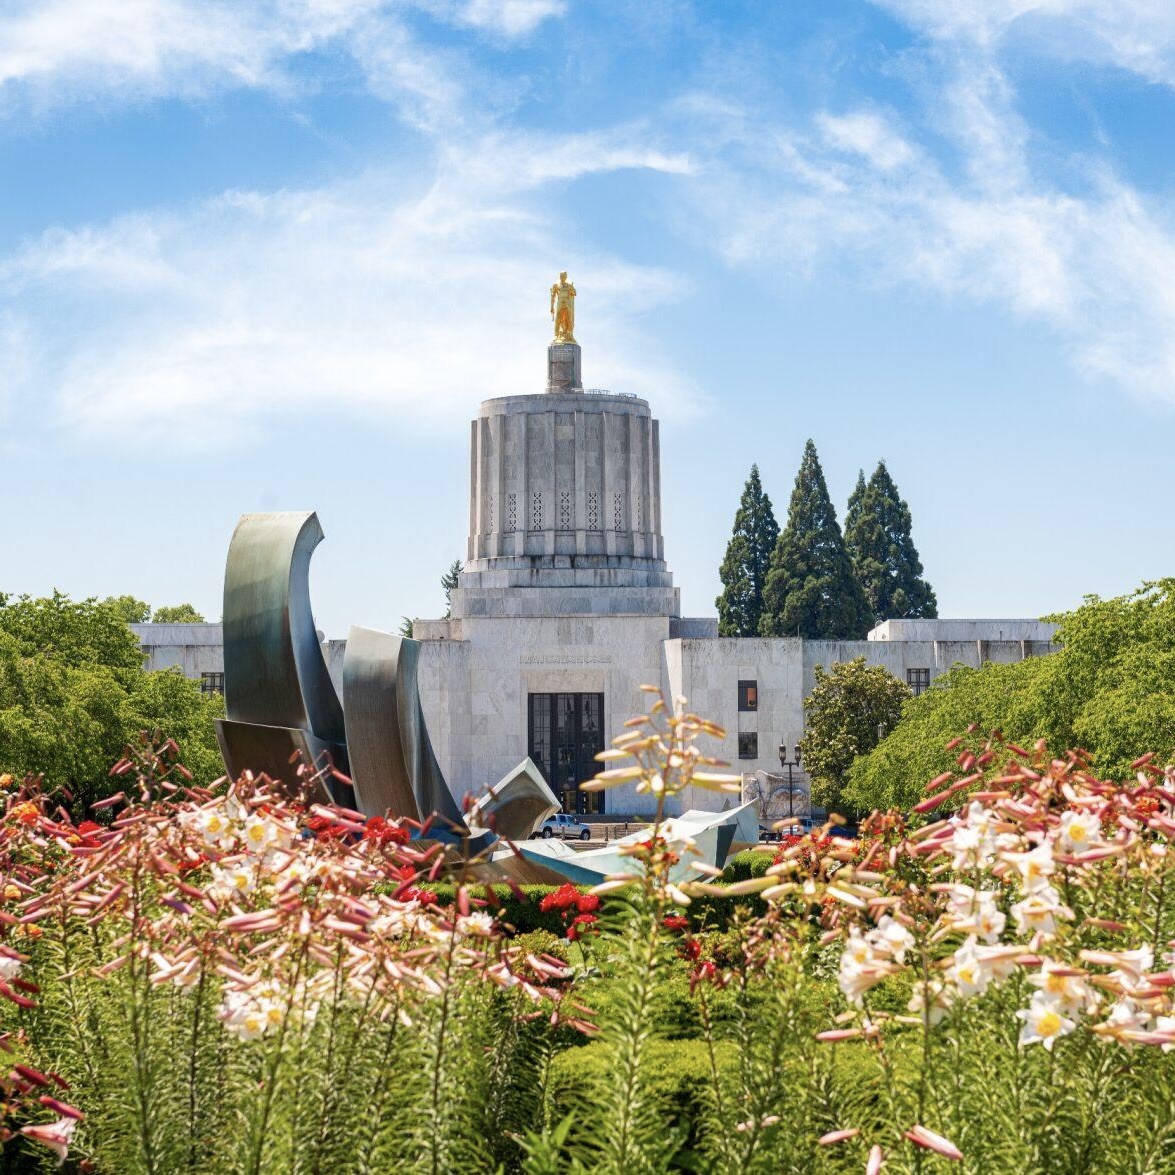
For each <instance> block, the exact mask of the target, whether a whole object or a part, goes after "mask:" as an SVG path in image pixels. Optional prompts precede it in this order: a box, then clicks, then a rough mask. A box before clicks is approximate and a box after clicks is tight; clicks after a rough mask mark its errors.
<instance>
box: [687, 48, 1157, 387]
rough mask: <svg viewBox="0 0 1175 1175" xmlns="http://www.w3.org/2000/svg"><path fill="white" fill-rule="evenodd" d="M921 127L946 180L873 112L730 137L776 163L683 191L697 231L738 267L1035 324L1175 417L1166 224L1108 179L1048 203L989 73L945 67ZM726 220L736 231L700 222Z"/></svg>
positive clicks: (721, 174) (1082, 361)
mask: <svg viewBox="0 0 1175 1175" xmlns="http://www.w3.org/2000/svg"><path fill="white" fill-rule="evenodd" d="M953 68H954V72H953V73H951V74H950V75H949V76H947V77H945V78H944V79H943V81H942V84H941V86H940V87H939V88H938V90H937V94H938V97H939V106H938V108H936V110H935V112H934V114H933V119H932V122H933V124H934V125H935V127H936V129H939V130H940V131H942V132H943V133H946V134H948V135H949V136H950V140H951V142H952V143H953V145H954V146H955V148H956V149H957V150H958V152H959V165H958V166H952V167H951V168H949V169H948V168H947V167H945V166H943V165H942V164H940V163H939V162H937V161H936V159H935V157H934V155H933V154H932V153H931V152H930V151H929V150H928V149H926V148H923V147H920V146H918V145H916V144H911V143H909V142H908V141H907V140H906V139H905V138H904V137H899V136H897V135H896V132H894V131H892V129H891V122H890V120H888V119H887V118H886V117H885V116H884V115H883V114H880V113H878V112H876V111H872V110H863V111H856V112H849V113H847V114H841V115H836V116H833V115H831V114H828V113H818V114H817V115H816V116H815V117H814V118H813V120H812V124H811V127H810V129H809V130H808V131H807V132H806V133H805V132H803V131H794V130H793V131H791V132H788V133H784V132H781V131H780V130H779V128H778V127H773V128H764V127H761V126H759V127H756V126H754V125H744V124H743V122H742V121H740V122H739V123H738V126H739V134H740V135H742V136H745V139H746V141H747V142H750V143H753V144H757V145H761V144H763V143H765V142H770V141H771V140H772V135H773V134H774V135H775V137H776V142H777V144H778V150H777V151H776V152H775V153H773V154H772V153H764V152H762V151H760V152H759V153H758V155H757V156H756V159H757V160H759V161H762V163H763V164H764V165H763V166H755V167H750V166H748V165H747V163H746V152H745V151H740V150H738V149H737V147H736V148H735V149H725V151H724V155H723V162H722V163H721V165H719V164H716V163H714V162H713V161H711V163H710V165H709V166H708V167H704V168H703V169H702V173H701V174H702V178H701V180H700V182H699V184H698V191H697V192H696V203H697V207H698V208H699V210H700V213H701V216H702V220H701V224H702V226H703V230H704V232H705V233H706V234H707V238H708V239H709V240H711V241H713V242H714V243H715V244H716V245H717V247H718V248H719V249H720V250H721V251H722V252H723V254H724V256H725V258H726V260H727V261H728V262H730V263H731V264H735V265H739V266H744V267H746V266H758V267H771V268H776V269H778V268H780V267H783V268H784V269H790V270H791V271H793V272H798V273H800V274H803V275H805V276H808V275H811V274H813V273H815V272H817V271H823V270H828V269H833V268H836V267H838V266H842V267H845V268H847V269H848V270H849V271H850V272H851V273H853V274H854V275H855V276H857V277H858V278H862V277H863V279H864V280H865V281H867V282H870V283H872V284H874V285H878V286H882V287H886V286H897V287H906V288H911V289H917V290H919V291H922V292H927V291H932V292H934V293H935V294H938V295H946V296H948V297H953V298H958V297H962V298H968V299H971V300H974V301H976V302H981V303H988V304H991V305H994V306H997V307H1003V308H1006V309H1007V310H1010V311H1011V312H1012V313H1013V314H1014V315H1015V316H1017V317H1019V318H1022V319H1025V320H1030V321H1035V322H1038V323H1040V324H1043V325H1044V326H1045V327H1047V328H1049V329H1050V330H1052V331H1053V332H1054V334H1055V335H1056V337H1057V338H1058V340H1059V341H1060V344H1061V346H1062V347H1063V348H1064V349H1065V350H1066V351H1067V352H1068V354H1069V355H1070V356H1071V357H1072V360H1073V362H1074V364H1075V365H1076V366H1077V367H1078V368H1079V369H1080V370H1082V371H1083V372H1085V373H1087V374H1089V375H1091V376H1094V377H1098V378H1104V379H1107V380H1110V381H1113V382H1114V383H1116V384H1118V385H1120V386H1122V387H1124V388H1126V389H1128V390H1130V391H1132V392H1135V393H1139V394H1142V395H1146V396H1151V397H1156V398H1160V399H1163V400H1166V401H1168V402H1171V403H1175V287H1173V286H1172V283H1171V281H1170V274H1171V273H1172V272H1175V218H1173V217H1172V216H1171V214H1170V213H1169V211H1168V210H1166V209H1164V208H1163V207H1162V206H1161V204H1159V203H1158V202H1156V201H1151V200H1147V199H1146V198H1144V197H1143V196H1142V195H1140V194H1139V193H1137V192H1136V191H1134V190H1133V189H1131V187H1130V186H1129V185H1128V184H1126V183H1125V182H1124V181H1122V180H1121V179H1120V178H1119V177H1116V176H1115V175H1113V174H1112V172H1110V171H1109V169H1108V168H1106V167H1104V166H1100V165H1096V164H1094V163H1093V162H1090V163H1089V164H1088V168H1087V171H1088V176H1087V190H1086V191H1085V192H1083V193H1082V194H1080V195H1075V194H1072V193H1069V192H1064V191H1060V190H1057V189H1056V188H1055V187H1053V186H1050V185H1049V184H1048V183H1047V182H1045V181H1043V180H1042V179H1041V178H1040V176H1039V173H1038V169H1036V168H1034V166H1033V160H1032V156H1031V143H1032V139H1031V136H1030V134H1029V133H1028V128H1026V127H1025V126H1024V125H1023V124H1022V122H1021V120H1020V118H1019V116H1018V115H1017V114H1016V113H1015V111H1014V102H1013V100H1012V99H1013V95H1011V93H1010V91H1009V89H1008V87H1007V84H1006V81H1005V80H1004V78H1003V75H1002V74H1000V73H999V70H998V68H997V67H996V66H995V65H994V64H993V63H992V62H990V61H980V62H975V61H969V62H966V63H962V64H959V63H956V64H955V65H954V67H953ZM730 207H738V208H739V209H740V215H739V217H737V218H727V217H723V216H715V215H714V214H713V210H722V209H726V208H730Z"/></svg>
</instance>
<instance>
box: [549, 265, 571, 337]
mask: <svg viewBox="0 0 1175 1175" xmlns="http://www.w3.org/2000/svg"><path fill="white" fill-rule="evenodd" d="M551 317H552V318H553V319H554V320H555V343H557V344H558V343H574V342H575V287H574V286H573V285H572V284H571V283H570V282H569V281H568V280H567V271H566V270H564V271H563V272H562V273H561V274H560V275H559V281H558V282H557V283H556V284H555V285H553V286H552V287H551Z"/></svg>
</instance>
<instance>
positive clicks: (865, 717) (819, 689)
mask: <svg viewBox="0 0 1175 1175" xmlns="http://www.w3.org/2000/svg"><path fill="white" fill-rule="evenodd" d="M910 697H911V694H910V687H909V686H907V685H906V684H905V682H902V681H899V680H898V679H897V678H896V677H894V675H893V674H892V673H890V672H889V670H887V669H884V668H883V667H882V666H880V665H867V664H866V663H865V658H864V657H857V658H855V659H854V660H852V661H847V662H843V663H838V664H835V665H833V667H832V670H831V671H830V672H826V671H825V669H824V666H822V665H817V666H816V683H815V686H814V687H813V689H812V692H811V693H810V694H809V695H808V697H806V698H805V699H804V737H803V738H802V739H801V740H800V751H801V752H802V754H803V757H804V765H805V767H806V768H807V770H808V775H809V777H810V778H811V780H812V801H813V803H815V804H818V805H819V806H820V807H823V808H826V809H828V810H829V811H843V810H844V808H845V805H844V803H843V798H842V794H841V792H842V788H843V786H844V781H845V778H846V776H847V775H848V772H849V768H850V767H852V765H853V763H854V761H855V760H856V759H857V757H858V756H859V755H863V754H865V753H866V752H868V751H871V750H872V749H873V748H874V747H875V746H877V744H878V742H879V741H880V739H881V737H882V732H883V731H888V730H892V729H893V728H894V727H895V726H897V724H898V721H899V719H900V718H901V714H902V705H903V703H904V702H906V701H907V700H908V699H909V698H910Z"/></svg>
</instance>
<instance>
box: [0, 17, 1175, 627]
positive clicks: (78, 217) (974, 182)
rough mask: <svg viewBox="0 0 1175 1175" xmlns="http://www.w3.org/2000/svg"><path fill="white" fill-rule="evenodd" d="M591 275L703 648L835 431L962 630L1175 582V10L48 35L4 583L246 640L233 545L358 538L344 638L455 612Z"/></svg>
mask: <svg viewBox="0 0 1175 1175" xmlns="http://www.w3.org/2000/svg"><path fill="white" fill-rule="evenodd" d="M560 269H567V270H569V271H570V273H571V276H572V279H573V280H574V281H575V283H576V285H577V287H578V289H579V293H580V297H579V305H578V316H577V330H576V334H577V337H578V338H579V340H580V342H581V343H582V345H583V348H584V359H583V364H584V376H585V381H586V382H587V383H588V384H589V385H593V386H601V387H610V388H612V389H614V390H616V391H629V392H636V393H638V394H640V395H642V396H646V397H647V398H648V399H649V400H650V402H651V403H652V405H653V409H654V412H655V413H656V414H657V415H658V416H659V417H660V419H661V420H662V467H663V480H664V485H663V491H664V496H665V501H666V507H665V512H664V531H665V539H666V554H667V558H668V561H669V564H670V567H671V569H672V570H673V571H674V573H675V576H676V580H677V582H678V584H679V585H680V586H681V588H682V598H683V607H684V610H685V612H686V613H687V614H690V615H706V614H712V612H713V599H714V596H715V594H716V592H717V590H718V586H719V585H718V578H717V568H718V564H719V562H720V560H721V557H722V553H723V549H724V546H725V543H726V540H727V538H728V537H729V533H730V526H731V522H732V519H733V515H734V511H735V508H736V505H737V501H738V497H739V494H740V492H741V489H742V485H743V482H744V480H745V478H746V476H747V473H748V471H749V468H750V465H751V463H752V462H758V464H759V466H760V469H761V471H762V474H763V479H764V482H765V484H766V488H767V490H768V492H769V493H770V494H771V496H772V498H773V500H774V502H775V504H776V508H777V513H778V514H779V516H780V519H781V521H782V518H783V515H784V514H785V512H786V505H787V499H788V496H789V494H790V492H791V486H792V482H793V479H794V476H795V471H796V468H797V466H798V463H799V459H800V455H801V451H802V449H803V445H804V441H805V439H806V438H807V437H809V436H811V437H812V438H814V440H815V442H816V445H817V448H818V450H819V452H820V455H821V458H822V461H823V463H824V468H825V473H826V476H827V479H828V482H829V486H830V489H831V491H832V494H833V497H834V500H835V501H836V504H837V507H838V510H840V511H842V512H843V507H844V502H845V499H846V498H847V496H848V493H849V491H850V490H851V488H852V485H853V482H854V480H855V478H856V474H857V470H858V469H859V468H862V467H864V468H865V470H866V472H868V471H869V470H871V469H872V467H873V465H874V464H875V463H876V461H877V460H878V459H879V458H884V459H885V460H886V462H887V463H888V465H889V468H890V471H891V472H892V474H893V475H894V477H895V479H896V480H897V483H898V485H899V487H900V488H901V490H902V492H903V494H904V496H905V497H906V498H907V500H908V501H909V503H910V507H911V510H912V512H913V517H914V526H915V531H914V537H915V541H916V543H917V545H918V547H919V549H920V552H921V554H922V559H923V562H924V564H925V566H926V573H927V576H928V578H929V579H930V580H931V582H932V583H933V584H934V586H935V588H936V590H937V592H938V598H939V605H940V611H941V613H942V614H943V615H944V616H1013V615H1015V616H1033V615H1040V614H1042V613H1046V612H1050V611H1053V610H1056V609H1063V608H1067V607H1070V606H1072V605H1074V604H1076V603H1078V602H1079V601H1080V599H1081V597H1082V596H1083V595H1084V594H1085V593H1090V592H1096V593H1099V594H1102V595H1109V594H1117V593H1121V592H1124V591H1128V590H1130V589H1131V588H1132V587H1134V586H1135V585H1137V584H1139V583H1140V582H1141V581H1143V580H1145V579H1148V578H1155V577H1158V576H1160V575H1164V574H1170V573H1171V571H1172V555H1171V551H1172V550H1175V512H1173V511H1172V510H1171V508H1170V505H1169V503H1170V499H1171V489H1170V485H1171V473H1170V471H1169V465H1170V459H1171V457H1170V454H1171V447H1172V426H1173V423H1175V421H1173V415H1172V409H1173V406H1175V8H1173V7H1172V6H1171V5H1170V4H1169V3H1167V2H1166V0H877V2H876V3H850V2H847V0H844V2H841V0H819V2H817V0H809V2H806V3H801V2H799V0H794V2H787V3H785V2H783V0H775V2H767V0H763V2H758V3H751V2H748V3H733V2H730V3H717V2H715V3H686V2H679V0H660V2H659V0H642V2H640V3H637V2H630V3H617V2H612V0H592V2H590V3H587V2H583V3H577V2H575V0H403V2H399V3H386V2H381V0H254V2H245V0H8V2H7V3H5V4H4V5H3V6H2V7H0V455H2V456H3V458H4V466H5V469H6V472H7V478H6V492H5V494H4V509H3V512H2V513H0V552H2V563H3V574H2V575H0V590H8V591H14V592H21V591H27V592H31V593H36V594H39V593H43V592H46V591H48V590H50V589H51V588H53V587H59V588H61V589H62V590H65V591H68V592H70V593H71V594H73V595H76V596H84V595H90V594H96V595H105V594H108V593H115V594H118V593H122V592H131V593H133V594H135V595H138V596H140V597H142V598H144V599H146V600H148V601H150V602H152V603H154V604H163V603H174V602H178V601H180V600H190V601H191V602H193V603H194V604H196V605H197V607H199V608H200V609H201V610H203V611H204V612H206V613H207V614H208V615H210V616H211V617H216V616H218V615H219V611H220V588H221V576H222V572H223V565H224V555H225V552H226V550H227V546H228V540H229V537H230V535H231V533H232V529H233V526H234V524H235V521H236V518H237V516H238V515H239V514H241V513H243V512H245V511H248V510H258V509H303V508H314V509H317V510H318V512H319V516H320V518H321V520H322V523H323V526H324V528H325V531H326V535H327V540H326V542H325V544H324V545H323V546H322V548H320V550H319V553H318V555H317V556H316V563H315V570H314V583H313V589H314V595H315V604H316V610H317V614H318V618H319V622H320V625H321V626H322V627H324V628H325V629H326V630H327V631H328V632H330V633H331V634H332V635H342V634H343V633H344V632H345V630H346V627H347V626H348V625H349V624H351V623H360V624H368V625H372V626H376V627H394V626H395V624H396V623H397V621H398V618H399V617H400V616H401V615H402V614H411V615H420V616H433V615H438V614H439V613H440V610H441V607H442V603H441V593H440V589H439V586H438V579H439V576H440V574H441V572H442V571H443V570H444V569H445V568H446V567H447V565H448V564H449V563H450V562H451V561H452V560H453V559H454V558H455V557H458V556H460V555H463V553H464V543H465V534H466V529H467V524H468V518H467V492H468V486H467V482H468V468H469V463H468V454H467V449H468V435H469V432H468V428H469V426H468V422H469V419H470V418H471V417H472V416H473V414H474V412H475V411H476V408H477V405H478V403H479V402H480V401H481V400H482V399H484V398H486V397H488V396H492V395H502V394H508V393H519V392H530V391H536V392H537V391H540V390H541V389H542V386H543V380H544V362H545V347H546V343H547V341H548V340H549V336H550V324H549V320H548V318H547V306H546V291H547V288H548V287H549V285H550V283H551V281H552V280H553V279H554V277H555V275H556V274H557V272H558V271H559V270H560Z"/></svg>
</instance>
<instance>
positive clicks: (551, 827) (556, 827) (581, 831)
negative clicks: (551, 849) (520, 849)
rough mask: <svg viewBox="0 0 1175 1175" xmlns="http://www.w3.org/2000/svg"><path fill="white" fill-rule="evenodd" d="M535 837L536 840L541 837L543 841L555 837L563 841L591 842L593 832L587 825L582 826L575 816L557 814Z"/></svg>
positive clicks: (546, 822)
mask: <svg viewBox="0 0 1175 1175" xmlns="http://www.w3.org/2000/svg"><path fill="white" fill-rule="evenodd" d="M534 835H535V837H536V838H537V837H540V836H541V837H542V838H543V840H550V839H551V837H553V836H558V837H561V838H562V839H563V840H591V839H592V830H591V829H590V828H589V827H588V826H587V825H586V824H581V823H580V822H579V820H578V819H577V818H576V817H575V816H572V815H569V814H568V813H567V812H556V813H555V815H554V816H550V817H548V818H547V819H546V820H544V821H543V825H542V827H541V828H540V829H539V830H538V832H536V833H535V834H534Z"/></svg>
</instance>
